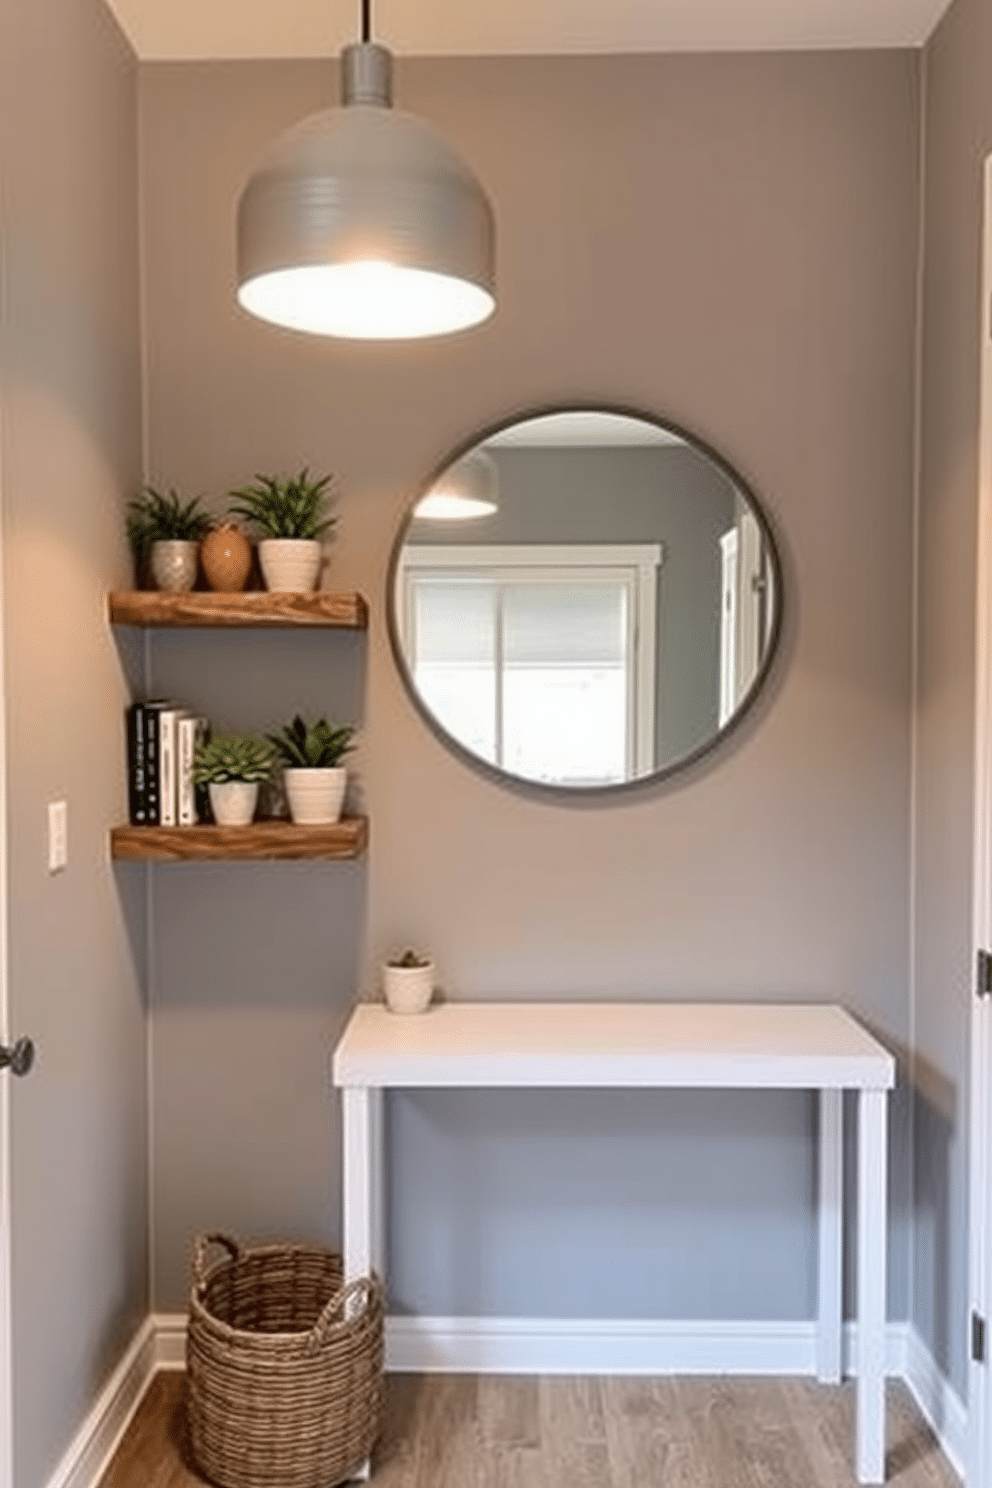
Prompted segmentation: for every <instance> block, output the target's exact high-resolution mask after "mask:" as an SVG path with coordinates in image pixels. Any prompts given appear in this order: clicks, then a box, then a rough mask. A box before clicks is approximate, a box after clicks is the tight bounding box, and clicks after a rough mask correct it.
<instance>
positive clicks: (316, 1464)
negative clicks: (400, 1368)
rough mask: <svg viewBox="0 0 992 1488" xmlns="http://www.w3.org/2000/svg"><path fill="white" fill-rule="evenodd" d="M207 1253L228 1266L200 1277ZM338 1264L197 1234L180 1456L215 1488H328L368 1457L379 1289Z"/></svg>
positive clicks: (326, 1257) (319, 1253) (378, 1365)
mask: <svg viewBox="0 0 992 1488" xmlns="http://www.w3.org/2000/svg"><path fill="white" fill-rule="evenodd" d="M212 1244H217V1245H221V1246H223V1247H224V1249H225V1250H226V1251H227V1253H228V1254H227V1257H226V1258H225V1259H224V1260H222V1261H220V1262H218V1263H216V1264H215V1265H213V1266H211V1267H208V1264H207V1257H208V1252H209V1248H210V1246H211V1245H212ZM341 1276H342V1268H341V1258H340V1256H338V1255H336V1254H334V1252H332V1251H326V1250H314V1249H308V1248H306V1247H303V1246H265V1247H260V1248H257V1249H253V1250H247V1249H245V1250H243V1249H242V1248H241V1247H240V1246H239V1245H238V1244H237V1242H236V1241H234V1240H232V1239H231V1238H230V1237H229V1236H227V1235H202V1236H201V1237H200V1238H199V1239H198V1240H197V1242H196V1249H195V1253H194V1260H193V1289H192V1292H191V1295H190V1306H189V1328H188V1333H187V1344H186V1367H187V1378H188V1395H187V1399H188V1414H189V1429H190V1446H191V1450H192V1453H193V1457H194V1459H195V1461H196V1464H197V1466H198V1467H199V1469H200V1470H201V1471H202V1472H203V1473H204V1474H205V1475H206V1477H208V1478H210V1479H211V1480H212V1481H213V1482H214V1483H218V1484H220V1485H221V1488H330V1485H332V1484H334V1483H340V1482H343V1481H344V1480H345V1479H346V1478H347V1477H349V1475H351V1474H352V1473H353V1472H354V1470H355V1469H356V1468H357V1467H359V1466H360V1465H361V1464H362V1463H363V1462H364V1461H365V1460H366V1458H367V1457H368V1456H369V1453H370V1452H371V1450H372V1445H373V1443H374V1442H375V1439H376V1437H377V1435H378V1432H379V1416H380V1411H381V1405H382V1348H383V1345H382V1332H383V1301H382V1288H381V1286H380V1284H379V1281H378V1280H377V1278H376V1277H375V1276H370V1277H363V1278H361V1279H359V1280H357V1281H353V1282H351V1283H350V1284H349V1285H348V1286H346V1287H343V1286H342V1285H341Z"/></svg>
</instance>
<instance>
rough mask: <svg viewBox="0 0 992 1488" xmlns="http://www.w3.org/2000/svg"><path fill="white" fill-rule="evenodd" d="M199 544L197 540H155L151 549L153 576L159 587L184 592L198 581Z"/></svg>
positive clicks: (174, 592) (173, 591)
mask: <svg viewBox="0 0 992 1488" xmlns="http://www.w3.org/2000/svg"><path fill="white" fill-rule="evenodd" d="M198 553H199V544H198V543H195V542H180V541H178V540H177V541H174V542H165V541H163V542H154V543H152V550H151V558H150V563H151V570H152V578H153V579H154V580H155V583H156V585H157V587H158V588H159V589H167V590H169V592H170V593H172V594H184V593H185V592H186V591H187V590H188V589H192V587H193V585H194V584H195V583H196V560H197V554H198Z"/></svg>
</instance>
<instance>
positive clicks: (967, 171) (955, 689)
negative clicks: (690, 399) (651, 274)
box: [913, 0, 992, 1393]
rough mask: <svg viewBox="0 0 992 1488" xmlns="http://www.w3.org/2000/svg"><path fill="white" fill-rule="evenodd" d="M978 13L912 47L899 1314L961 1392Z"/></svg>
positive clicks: (983, 107)
mask: <svg viewBox="0 0 992 1488" xmlns="http://www.w3.org/2000/svg"><path fill="white" fill-rule="evenodd" d="M990 68H992V11H990V10H989V7H988V5H986V4H985V3H984V0H956V3H955V4H954V5H953V6H952V7H951V9H950V10H949V11H948V13H947V15H946V16H945V18H944V21H943V22H942V24H941V25H940V27H939V28H938V30H937V32H936V33H935V35H934V37H933V39H932V40H931V42H930V44H929V46H928V47H927V51H926V77H927V83H926V96H927V104H926V182H927V191H926V225H925V241H926V256H925V265H926V270H925V302H924V339H923V369H924V402H923V422H922V436H923V467H922V500H921V517H920V552H921V570H920V604H919V627H920V660H919V709H918V733H917V748H918V761H919V764H918V774H917V789H916V806H917V813H918V822H919V840H918V855H917V863H918V872H917V881H916V903H917V934H916V947H915V967H916V1006H915V1029H916V1042H917V1046H918V1051H919V1053H918V1081H917V1083H918V1087H919V1092H920V1095H919V1100H918V1102H917V1116H916V1143H915V1175H914V1186H915V1224H914V1236H915V1254H914V1287H913V1297H914V1301H913V1316H914V1318H915V1320H916V1322H917V1325H918V1326H919V1328H920V1330H921V1332H922V1334H923V1336H924V1338H925V1339H926V1340H927V1342H928V1344H929V1345H930V1347H931V1348H932V1349H933V1351H934V1354H935V1357H936V1358H937V1360H938V1362H939V1363H940V1365H941V1367H942V1368H943V1369H945V1370H947V1371H948V1372H949V1374H950V1376H951V1378H952V1380H953V1381H954V1383H955V1385H956V1386H957V1388H958V1390H959V1391H961V1392H962V1393H963V1392H964V1390H965V1384H966V1347H967V1339H966V1328H967V1314H968V1307H967V1296H968V1293H967V1241H968V1230H967V1224H968V1196H967V1177H968V1173H967V1160H968V1141H967V1125H966V1124H967V1113H968V1038H969V1017H970V995H971V977H972V968H971V850H972V812H973V805H974V801H973V793H974V774H973V749H974V736H973V729H974V701H975V678H974V664H975V629H974V627H975V538H976V531H977V505H976V498H977V489H978V486H977V481H978V477H977V457H978V407H979V400H978V394H979V382H978V377H979V345H978V334H979V285H980V251H981V203H982V167H983V160H984V156H985V155H986V153H988V152H989V151H990V150H992V96H990V94H989V88H988V77H989V70H990Z"/></svg>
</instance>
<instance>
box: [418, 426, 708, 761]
mask: <svg viewBox="0 0 992 1488" xmlns="http://www.w3.org/2000/svg"><path fill="white" fill-rule="evenodd" d="M491 456H492V459H493V460H494V462H495V464H496V467H497V469H498V471H499V510H498V511H496V512H494V513H493V514H492V515H491V516H488V517H486V518H485V519H484V520H481V521H478V522H474V523H469V524H467V525H466V524H464V523H458V522H433V521H414V522H413V523H412V524H411V526H410V531H409V541H410V542H411V543H440V544H442V545H443V544H444V543H445V542H451V543H460V542H471V543H476V542H478V543H555V542H560V543H661V544H662V545H663V548H664V562H663V564H662V567H661V570H660V572H659V575H658V591H657V606H658V607H657V634H656V637H655V644H656V657H657V666H656V679H657V682H656V699H657V702H656V707H655V717H656V722H655V739H656V745H655V753H654V762H655V765H656V766H659V767H661V766H665V765H669V764H671V763H672V762H673V761H675V760H677V759H681V758H682V757H683V756H684V755H687V754H690V753H691V752H692V751H693V750H694V749H696V748H698V747H699V745H700V744H702V743H703V742H704V741H706V740H708V739H710V738H712V736H713V735H714V734H715V733H716V731H717V728H718V726H719V702H720V605H721V598H722V595H721V582H722V575H721V557H720V538H721V536H722V535H723V533H725V532H726V531H727V529H728V528H729V527H732V526H733V525H734V522H735V521H736V520H737V513H736V500H735V492H734V489H733V487H732V486H731V484H730V482H729V481H728V479H727V477H726V475H725V474H724V473H723V471H721V470H720V468H719V467H718V466H717V465H715V464H714V463H713V461H712V460H709V459H707V458H706V457H704V456H702V455H700V453H699V452H698V451H696V450H692V449H689V448H687V447H685V446H677V447H676V446H671V445H663V446H657V445H655V446H643V447H634V448H630V447H619V448H613V449H594V448H584V449H583V448H579V449H529V448H521V449H517V448H513V447H511V448H498V449H493V450H492V451H491Z"/></svg>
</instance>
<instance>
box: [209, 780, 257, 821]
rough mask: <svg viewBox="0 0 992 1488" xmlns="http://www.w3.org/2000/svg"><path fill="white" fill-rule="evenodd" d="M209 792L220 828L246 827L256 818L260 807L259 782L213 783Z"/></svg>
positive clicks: (223, 781) (211, 806)
mask: <svg viewBox="0 0 992 1488" xmlns="http://www.w3.org/2000/svg"><path fill="white" fill-rule="evenodd" d="M207 790H208V792H209V794H210V809H211V811H212V812H213V814H214V821H215V822H216V823H217V825H218V826H219V827H246V826H247V825H248V823H249V822H250V821H251V820H252V818H253V817H254V815H255V807H256V806H257V805H258V782H257V781H255V782H253V783H249V782H248V781H247V780H222V781H219V782H218V781H211V783H210V785H208V786H207Z"/></svg>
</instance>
